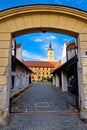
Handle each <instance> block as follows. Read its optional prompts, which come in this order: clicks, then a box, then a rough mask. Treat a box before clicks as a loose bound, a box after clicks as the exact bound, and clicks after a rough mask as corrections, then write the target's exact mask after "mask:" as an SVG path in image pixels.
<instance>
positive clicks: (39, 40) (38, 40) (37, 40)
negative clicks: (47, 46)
mask: <svg viewBox="0 0 87 130" xmlns="http://www.w3.org/2000/svg"><path fill="white" fill-rule="evenodd" d="M42 41H43V40H42V39H40V38H38V37H37V38H36V39H35V42H42Z"/></svg>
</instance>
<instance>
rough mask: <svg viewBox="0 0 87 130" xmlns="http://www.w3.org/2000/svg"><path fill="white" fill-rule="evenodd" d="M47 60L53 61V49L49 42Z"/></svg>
mask: <svg viewBox="0 0 87 130" xmlns="http://www.w3.org/2000/svg"><path fill="white" fill-rule="evenodd" d="M48 61H54V50H53V49H52V44H51V43H49V48H48Z"/></svg>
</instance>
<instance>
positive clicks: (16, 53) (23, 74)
mask: <svg viewBox="0 0 87 130" xmlns="http://www.w3.org/2000/svg"><path fill="white" fill-rule="evenodd" d="M11 61H12V64H11V69H12V70H11V94H10V96H11V97H12V96H13V95H14V94H16V93H17V92H19V91H20V90H21V89H23V88H25V87H27V86H28V85H29V84H30V82H31V73H33V72H32V71H31V70H30V68H28V67H27V66H26V65H25V64H23V63H22V45H21V44H16V41H15V40H14V39H13V41H12V58H11Z"/></svg>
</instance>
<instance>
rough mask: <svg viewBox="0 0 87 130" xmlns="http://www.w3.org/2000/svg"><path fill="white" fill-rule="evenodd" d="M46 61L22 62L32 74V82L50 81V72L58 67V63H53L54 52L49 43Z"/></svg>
mask: <svg viewBox="0 0 87 130" xmlns="http://www.w3.org/2000/svg"><path fill="white" fill-rule="evenodd" d="M47 54H48V55H47V56H48V61H23V63H24V64H25V65H26V66H28V67H29V68H30V69H31V70H32V71H33V72H34V73H32V76H31V80H32V81H42V80H50V79H51V76H52V75H51V74H50V72H51V71H52V70H53V69H54V68H55V67H56V66H57V65H58V64H60V61H59V62H54V50H53V49H52V45H51V43H50V44H49V48H48V53H47Z"/></svg>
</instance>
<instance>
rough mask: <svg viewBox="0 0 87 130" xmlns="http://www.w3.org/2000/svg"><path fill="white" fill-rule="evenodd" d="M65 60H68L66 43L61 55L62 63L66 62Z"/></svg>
mask: <svg viewBox="0 0 87 130" xmlns="http://www.w3.org/2000/svg"><path fill="white" fill-rule="evenodd" d="M65 62H66V44H65V43H64V45H63V52H62V57H61V64H64V63H65Z"/></svg>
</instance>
